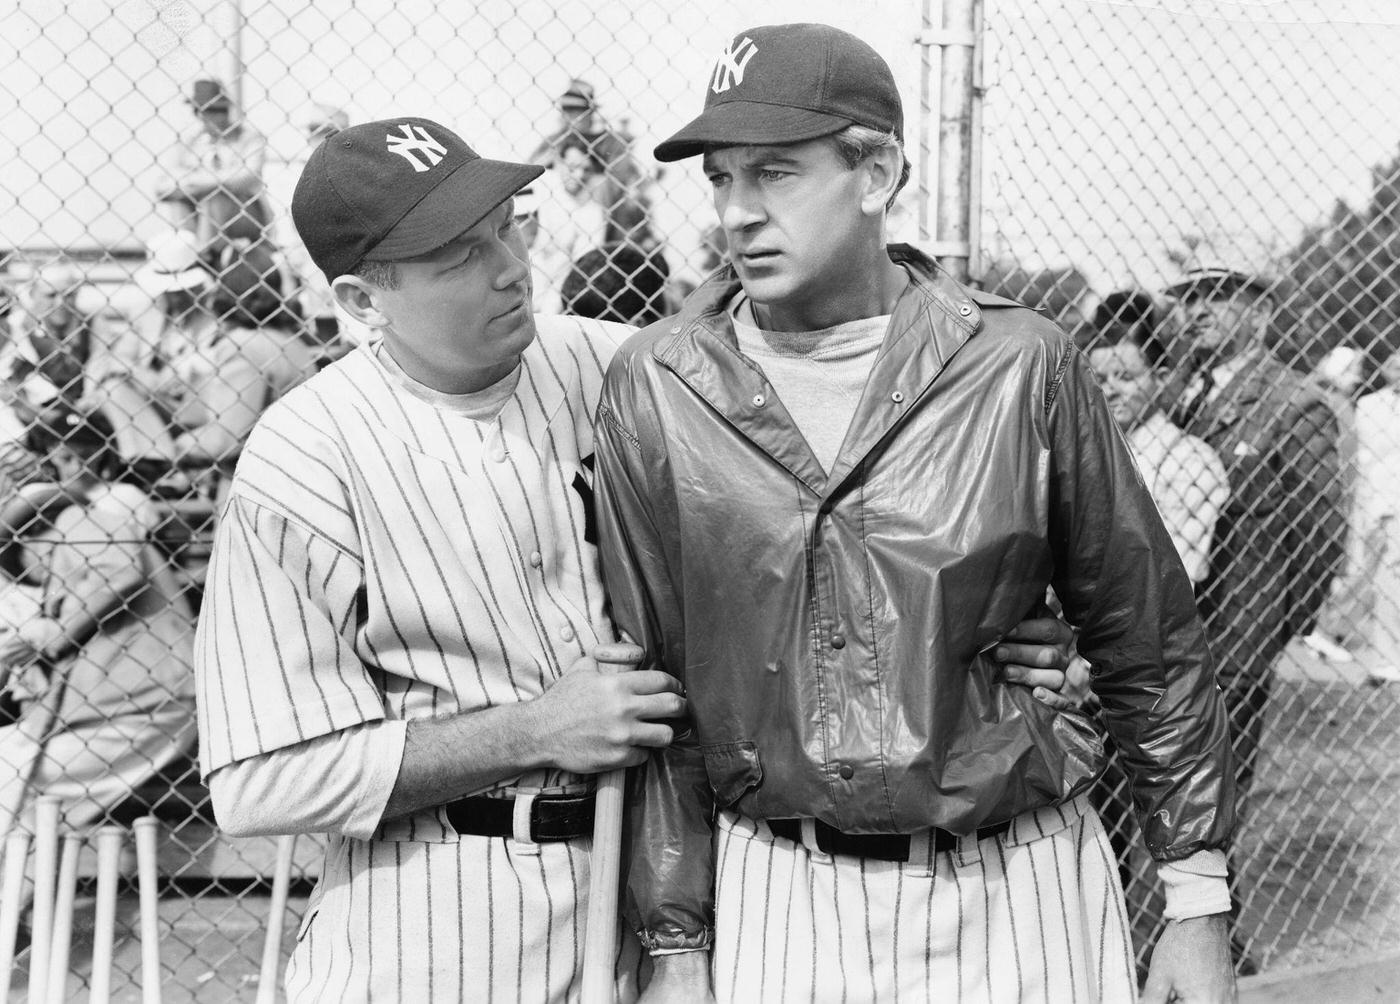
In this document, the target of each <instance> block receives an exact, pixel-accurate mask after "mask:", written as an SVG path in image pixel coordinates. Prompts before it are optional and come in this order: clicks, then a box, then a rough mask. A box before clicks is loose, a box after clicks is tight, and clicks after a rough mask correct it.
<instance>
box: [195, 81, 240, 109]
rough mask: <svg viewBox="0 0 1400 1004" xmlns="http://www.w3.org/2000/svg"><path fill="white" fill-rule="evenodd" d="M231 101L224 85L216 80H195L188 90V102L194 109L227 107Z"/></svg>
mask: <svg viewBox="0 0 1400 1004" xmlns="http://www.w3.org/2000/svg"><path fill="white" fill-rule="evenodd" d="M231 103H232V102H230V101H229V97H228V92H226V91H225V90H224V85H223V84H222V83H220V82H219V81H217V80H196V81H195V82H194V87H193V88H192V89H191V90H190V104H192V105H194V109H195V111H204V110H205V109H206V108H227V107H229V105H230V104H231Z"/></svg>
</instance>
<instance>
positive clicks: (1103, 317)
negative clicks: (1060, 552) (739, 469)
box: [980, 0, 1400, 971]
mask: <svg viewBox="0 0 1400 1004" xmlns="http://www.w3.org/2000/svg"><path fill="white" fill-rule="evenodd" d="M1396 13H1397V12H1396V11H1394V10H1393V9H1391V8H1390V7H1389V5H1385V4H1378V3H1373V4H1360V3H1353V4H1342V5H1336V4H1329V5H1326V6H1324V5H1321V4H1314V3H1267V4H1261V3H1229V2H1204V3H1179V2H1173V0H1162V2H1147V0H1143V2H1137V3H1098V2H1074V0H1071V2H1067V3H1062V4H1036V3H1029V2H1024V3H1023V2H1015V0H1004V2H992V3H989V4H988V5H987V11H986V29H987V30H986V34H985V37H984V43H985V46H986V49H985V52H984V56H985V63H984V79H983V83H984V87H985V96H984V105H983V117H982V121H983V129H982V132H981V140H982V142H983V144H984V146H983V148H982V158H981V160H982V163H983V164H984V165H985V171H984V175H983V177H982V179H981V180H982V185H983V187H982V198H981V201H980V224H981V232H982V235H983V240H982V242H981V252H982V255H983V259H982V262H981V265H980V273H981V274H982V275H983V276H984V277H985V278H986V281H987V282H988V283H989V284H991V285H993V286H996V287H998V288H1000V289H1002V290H1004V291H1006V292H1008V293H1010V294H1011V295H1012V296H1015V297H1019V298H1022V299H1024V300H1026V301H1029V302H1033V303H1036V304H1038V305H1041V306H1043V307H1044V308H1045V309H1046V310H1047V311H1049V312H1051V313H1052V314H1053V315H1054V316H1056V317H1057V319H1059V320H1060V321H1061V323H1063V324H1065V325H1066V326H1067V327H1068V328H1070V329H1072V330H1073V331H1074V332H1075V334H1076V338H1077V339H1078V340H1079V342H1080V344H1081V345H1083V346H1084V347H1086V349H1087V350H1088V353H1089V359H1090V362H1091V363H1092V364H1093V366H1094V368H1095V369H1096V370H1097V371H1098V372H1100V373H1101V375H1103V377H1104V381H1105V384H1104V386H1105V390H1106V392H1107V393H1108V395H1109V398H1110V402H1111V403H1112V404H1113V406H1114V408H1115V414H1116V415H1118V416H1119V418H1120V424H1122V426H1123V428H1124V431H1125V432H1126V433H1127V436H1128V439H1129V441H1130V443H1131V445H1132V446H1133V448H1134V450H1135V452H1136V453H1137V455H1138V459H1139V461H1140V462H1141V463H1142V467H1143V473H1144V476H1145V477H1146V478H1147V479H1148V481H1149V485H1150V486H1151V487H1152V489H1153V491H1154V494H1155V496H1156V498H1157V501H1158V504H1159V506H1160V508H1161V510H1162V514H1163V517H1164V520H1165V521H1166V522H1167V523H1168V525H1169V529H1171V530H1172V532H1173V536H1174V537H1175V539H1176V541H1177V543H1178V547H1179V549H1180V550H1181V551H1182V554H1183V557H1184V558H1185V559H1186V564H1187V567H1188V570H1189V571H1191V572H1192V573H1193V577H1194V578H1196V579H1197V581H1198V599H1199V602H1200V605H1201V607H1202V611H1203V613H1204V614H1205V617H1206V622H1207V629H1208V633H1209V635H1210V637H1211V641H1212V643H1213V646H1214V649H1215V655H1216V657H1217V660H1218V661H1219V663H1220V671H1221V678H1222V684H1223V685H1224V689H1225V694H1226V698H1227V703H1228V704H1229V705H1230V708H1231V713H1232V721H1233V725H1234V726H1235V744H1236V751H1237V754H1238V757H1239V759H1240V761H1241V763H1240V769H1241V775H1242V776H1241V782H1242V787H1243V789H1244V790H1245V791H1246V797H1245V798H1244V800H1243V802H1242V808H1243V815H1242V825H1241V829H1240V831H1239V835H1238V838H1237V840H1236V851H1235V853H1234V855H1233V858H1232V861H1233V864H1234V866H1235V869H1236V874H1235V877H1234V882H1235V886H1236V889H1235V891H1236V899H1237V903H1238V908H1239V916H1238V919H1237V923H1236V927H1235V940H1236V946H1235V948H1236V955H1237V959H1238V960H1240V964H1241V966H1242V968H1244V969H1245V970H1246V971H1248V970H1252V969H1254V968H1267V969H1280V968H1291V967H1295V966H1299V965H1303V964H1306V963H1313V962H1324V961H1334V960H1336V959H1338V958H1341V957H1345V956H1350V955H1365V954H1367V953H1371V952H1374V951H1376V950H1380V949H1385V948H1387V947H1393V946H1394V945H1395V944H1396V939H1397V933H1400V902H1398V901H1397V896H1400V871H1397V869H1396V867H1395V857H1396V851H1397V849H1400V824H1397V819H1400V815H1397V812H1396V808H1397V799H1400V772H1397V770H1396V768H1395V759H1394V754H1395V752H1396V750H1397V742H1400V739H1398V738H1397V728H1396V723H1397V721H1400V718H1397V701H1396V694H1397V691H1396V689H1395V687H1394V685H1393V680H1394V677H1395V666H1396V665H1397V664H1400V659H1398V658H1397V655H1396V651H1395V650H1396V646H1397V643H1400V607H1397V606H1396V597H1397V594H1396V585H1397V580H1396V578H1395V570H1396V568H1397V567H1400V566H1397V561H1400V537H1397V535H1396V529H1397V524H1396V523H1395V521H1394V517H1393V513H1394V512H1395V507H1396V505H1397V503H1400V482H1397V481H1396V480H1395V474H1394V471H1395V470H1396V459H1397V455H1396V450H1397V448H1398V447H1400V430H1398V429H1397V426H1396V425H1395V421H1394V420H1395V417H1396V416H1397V411H1396V408H1397V404H1398V403H1400V397H1397V393H1398V392H1397V388H1396V383H1395V381H1396V378H1397V377H1398V376H1400V359H1398V358H1397V355H1396V353H1397V350H1398V349H1400V258H1398V257H1397V252H1400V229H1398V228H1397V222H1398V221H1400V218H1398V217H1397V211H1400V151H1397V143H1398V142H1400V125H1397V119H1396V108H1395V102H1394V100H1393V95H1394V94H1395V93H1396V86H1397V84H1398V83H1400V78H1397V71H1396V67H1395V65H1394V61H1393V60H1392V59H1391V57H1390V53H1391V52H1393V51H1394V46H1395V45H1396V44H1397V43H1400V18H1397V16H1396ZM1227 269H1228V270H1233V271H1234V272H1235V273H1239V274H1237V275H1231V274H1229V273H1227V272H1226V271H1225V270H1227ZM1193 271H1194V275H1195V276H1196V278H1197V280H1198V281H1196V282H1195V283H1192V284H1184V283H1183V282H1182V279H1183V278H1185V277H1188V276H1190V275H1192V274H1193ZM1251 332H1255V333H1253V334H1251ZM1223 338H1230V339H1233V340H1232V341H1231V342H1230V344H1229V346H1228V347H1227V348H1225V349H1218V348H1216V346H1217V343H1219V342H1220V341H1221V340H1222V339H1223ZM1183 432H1185V433H1187V434H1190V435H1193V436H1195V437H1197V439H1196V440H1195V441H1192V440H1189V439H1183V438H1182V436H1181V434H1182V433H1183ZM1202 445H1204V446H1205V448H1206V450H1205V452H1204V453H1202V451H1201V450H1200V447H1201V446H1202ZM1217 458H1218V461H1219V464H1218V466H1217V464H1216V463H1215V460H1216V459H1217ZM1222 475H1223V478H1222ZM1387 680H1389V681H1392V683H1391V684H1390V685H1389V686H1387V685H1386V684H1385V683H1384V682H1382V681H1387ZM1104 786H1105V788H1107V789H1116V790H1115V791H1114V795H1116V797H1113V796H1106V797H1105V798H1104V800H1103V802H1104V805H1103V807H1104V808H1105V814H1106V816H1107V817H1108V819H1109V821H1110V822H1111V823H1114V824H1116V825H1119V826H1121V827H1122V828H1123V829H1124V830H1125V831H1129V832H1127V833H1125V836H1126V837H1127V839H1125V840H1123V841H1120V846H1123V847H1125V848H1126V847H1127V845H1128V844H1130V843H1131V842H1132V840H1133V834H1132V833H1131V832H1130V831H1131V830H1132V826H1131V824H1130V823H1129V807H1128V805H1127V804H1126V797H1125V795H1124V793H1123V789H1122V781H1121V775H1118V774H1117V773H1116V772H1110V775H1109V777H1108V778H1107V779H1106V781H1105V785H1104ZM1148 871H1149V868H1148V866H1147V865H1146V863H1145V862H1144V861H1143V860H1142V856H1141V855H1140V854H1133V855H1126V854H1125V861H1124V867H1123V874H1124V878H1125V882H1126V884H1127V887H1128V890H1129V893H1130V896H1129V899H1130V908H1131V910H1132V912H1133V913H1134V914H1135V918H1134V919H1135V921H1136V926H1137V928H1138V931H1137V933H1138V934H1139V936H1140V941H1139V948H1140V950H1141V949H1144V948H1145V947H1146V946H1147V945H1148V944H1149V943H1150V940H1151V937H1150V936H1151V932H1152V923H1151V921H1150V917H1151V916H1153V914H1154V912H1155V910H1156V909H1157V908H1158V907H1159V905H1160V903H1159V902H1158V901H1157V900H1156V899H1155V894H1154V890H1153V889H1152V886H1151V877H1150V875H1149V874H1148ZM1143 954H1144V953H1143V952H1141V951H1140V957H1142V955H1143Z"/></svg>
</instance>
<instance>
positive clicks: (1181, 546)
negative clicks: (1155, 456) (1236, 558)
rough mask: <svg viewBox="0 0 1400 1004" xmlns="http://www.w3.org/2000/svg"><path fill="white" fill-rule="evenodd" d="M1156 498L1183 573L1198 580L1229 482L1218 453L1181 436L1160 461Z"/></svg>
mask: <svg viewBox="0 0 1400 1004" xmlns="http://www.w3.org/2000/svg"><path fill="white" fill-rule="evenodd" d="M1161 477H1162V484H1161V491H1160V492H1159V494H1158V497H1157V499H1156V501H1157V506H1158V508H1159V509H1160V510H1161V513H1162V522H1163V523H1164V524H1166V527H1167V532H1168V533H1170V534H1171V537H1172V543H1174V544H1175V545H1176V550H1177V553H1178V554H1179V555H1180V556H1181V562H1182V564H1183V565H1185V566H1186V574H1187V575H1188V576H1189V577H1190V579H1191V581H1192V582H1202V581H1204V580H1205V577H1206V573H1207V572H1208V571H1209V569H1210V548H1211V542H1212V539H1213V537H1214V534H1215V521H1216V518H1217V517H1218V516H1219V515H1220V510H1221V509H1222V508H1223V507H1224V505H1225V502H1226V501H1227V500H1228V498H1229V493H1230V484H1229V481H1228V480H1227V479H1226V476H1225V466H1224V465H1223V464H1222V463H1221V462H1220V457H1219V456H1218V455H1217V454H1216V452H1215V451H1214V450H1213V449H1211V448H1210V446H1209V445H1207V444H1206V443H1205V442H1203V441H1202V440H1199V439H1196V438H1195V437H1190V436H1183V437H1182V438H1181V439H1180V440H1178V441H1177V443H1176V444H1175V445H1174V446H1173V448H1172V449H1170V450H1168V451H1167V454H1166V456H1165V457H1164V458H1163V461H1162V472H1161Z"/></svg>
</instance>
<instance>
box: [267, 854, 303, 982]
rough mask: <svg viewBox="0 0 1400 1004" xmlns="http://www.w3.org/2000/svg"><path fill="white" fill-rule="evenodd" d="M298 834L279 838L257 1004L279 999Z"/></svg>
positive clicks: (273, 870)
mask: <svg viewBox="0 0 1400 1004" xmlns="http://www.w3.org/2000/svg"><path fill="white" fill-rule="evenodd" d="M296 844H297V838H296V834H294V833H287V834H283V835H282V836H280V837H278V838H277V863H276V864H275V865H274V866H273V869H272V901H271V902H270V903H269V904H268V914H267V938H266V940H264V941H263V953H262V966H261V968H260V969H259V970H258V999H257V1004H273V1002H274V1001H276V1000H277V982H278V980H277V969H278V965H277V964H278V963H279V962H280V961H281V959H282V921H283V919H284V918H285V916H286V914H287V889H288V887H289V886H290V885H291V884H292V851H294V850H295V849H296Z"/></svg>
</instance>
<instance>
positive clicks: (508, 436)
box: [195, 317, 631, 1001]
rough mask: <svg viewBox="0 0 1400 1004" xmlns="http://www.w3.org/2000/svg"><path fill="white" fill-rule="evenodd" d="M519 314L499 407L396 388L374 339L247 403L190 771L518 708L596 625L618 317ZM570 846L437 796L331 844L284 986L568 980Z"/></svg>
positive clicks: (319, 992)
mask: <svg viewBox="0 0 1400 1004" xmlns="http://www.w3.org/2000/svg"><path fill="white" fill-rule="evenodd" d="M537 322H538V329H539V337H538V338H537V339H536V340H535V342H534V343H533V344H532V345H531V346H530V347H529V348H528V349H527V350H526V352H525V354H524V357H523V360H522V363H523V365H522V368H521V371H520V379H519V383H518V385H517V387H516V389H515V392H514V394H513V395H512V397H511V399H510V400H509V401H508V402H507V403H506V405H505V408H504V409H503V411H502V412H501V413H500V415H499V416H498V417H497V419H496V420H495V421H492V422H477V421H474V420H472V419H471V418H469V417H467V416H466V415H464V414H462V413H460V411H454V410H453V407H452V400H451V399H450V398H447V397H446V396H444V395H433V394H432V393H431V392H428V391H426V389H422V388H419V389H418V390H417V392H411V391H410V390H409V389H408V388H407V387H406V386H405V384H404V383H403V382H402V380H401V379H399V378H398V377H397V376H396V375H395V374H393V373H391V372H390V371H389V370H387V369H386V368H385V367H384V365H382V364H381V363H380V362H379V361H378V360H377V359H376V357H375V355H374V352H375V350H374V349H373V348H362V349H360V350H357V351H356V352H354V353H352V354H351V355H350V356H348V357H346V358H345V359H344V360H342V361H340V362H339V363H337V364H336V365H334V366H332V367H330V368H328V369H327V370H325V371H324V372H322V373H321V374H319V375H318V376H316V377H314V378H313V379H312V380H310V381H308V382H307V383H306V384H304V385H302V386H301V387H300V388H298V389H296V390H295V391H293V392H292V393H290V394H288V395H287V396H286V397H285V398H283V399H282V400H281V401H279V402H278V403H277V404H276V405H274V406H273V407H272V408H271V409H269V411H268V412H267V413H266V414H265V415H264V417H263V419H262V420H261V422H260V423H259V425H258V427H257V428H256V430H255V431H254V432H253V435H252V437H251V438H250V439H249V441H248V445H247V447H246V448H245V450H244V453H243V455H242V458H241V460H240V462H239V468H238V474H237V477H236V479H235V482H234V487H233V489H232V492H231V497H230V501H229V506H228V509H227V510H226V512H225V515H224V517H223V519H222V521H221V523H220V527H219V531H218V535H217V542H216V545H215V553H214V558H213V562H212V564H211V566H210V573H209V581H208V584H207V587H206V594H205V600H204V608H203V614H202V618H201V622H200V629H199V635H198V637H197V638H196V643H195V646H196V663H197V673H198V685H199V732H200V757H201V763H202V768H203V771H204V773H205V774H206V776H207V775H208V774H209V773H210V772H212V771H214V770H216V769H218V768H219V767H221V766H224V765H226V764H229V763H233V762H236V761H238V760H241V759H244V758H247V757H251V756H256V755H258V754H262V753H267V752H271V751H273V750H277V749H281V748H284V747H287V746H290V745H293V744H296V743H300V742H303V741H305V740H309V739H313V738H317V737H320V736H324V735H328V734H331V733H334V732H338V731H340V730H343V729H346V728H350V727H354V726H357V725H360V724H361V723H366V722H374V721H378V720H381V719H408V718H415V717H424V716H429V715H439V714H448V713H452V712H457V711H466V710H474V709H481V708H486V707H490V706H493V705H499V704H503V703H509V702H514V701H520V700H528V699H530V698H533V697H536V696H538V695H539V694H540V693H542V692H543V691H544V690H545V689H546V688H547V687H548V686H549V685H550V684H551V683H552V682H553V681H554V680H556V679H557V678H558V677H559V675H560V674H561V673H562V672H563V671H565V670H567V669H568V668H569V666H570V665H571V664H572V663H573V661H574V660H575V659H576V658H577V657H578V656H579V655H581V654H582V653H584V652H585V651H587V650H591V649H592V648H593V646H594V644H595V643H596V642H597V641H598V639H599V638H600V637H606V638H608V639H609V640H610V639H611V628H610V627H609V626H608V625H607V623H606V620H605V615H604V611H603V589H602V584H601V582H600V580H599V576H598V569H597V555H596V550H595V548H594V547H593V545H592V544H590V543H587V542H586V541H585V526H586V521H587V518H588V517H587V512H588V510H587V509H586V507H585V501H584V497H583V496H584V492H583V491H581V486H585V485H587V484H591V479H592V475H591V471H587V470H586V469H585V465H584V464H583V460H584V458H587V457H589V456H590V455H591V454H592V452H593V433H592V427H591V420H592V415H593V412H594V408H595V406H596V405H597V399H598V392H599V389H600V387H601V383H602V377H603V371H604V368H605V367H606V366H607V363H608V361H609V359H610V358H611V357H612V354H613V351H614V350H615V348H616V347H617V345H618V344H620V342H621V341H622V340H623V339H624V338H626V336H627V335H629V334H630V333H631V329H630V328H626V327H623V326H621V325H605V324H600V323H598V322H595V321H582V320H577V319H573V318H545V317H541V318H538V319H537ZM579 781H580V779H579V778H578V777H577V776H574V775H570V774H567V773H564V772H561V771H557V770H544V771H537V772H531V773H529V774H527V775H524V776H522V777H520V778H518V779H516V780H515V782H514V784H516V785H518V786H521V787H533V788H541V789H545V790H567V789H568V787H569V786H571V785H577V784H578V783H579ZM587 847H588V843H587V841H576V842H570V843H567V844H564V843H558V844H544V845H532V844H520V843H516V842H514V841H512V840H510V839H506V838H484V837H463V838H461V839H460V840H459V839H458V837H457V834H456V833H455V831H454V830H453V829H452V828H451V827H450V826H449V825H448V823H447V822H446V820H445V818H444V817H443V816H442V815H441V813H440V811H439V810H436V809H433V810H427V811H423V812H419V813H416V814H413V815H410V816H408V817H405V818H403V819H400V820H395V821H392V822H390V823H387V824H385V825H383V826H381V827H380V830H379V832H378V833H376V834H375V837H374V839H372V840H368V841H363V840H355V839H350V838H346V837H333V838H332V839H331V842H330V846H329V849H328V853H327V859H326V863H325V868H324V872H323V875H322V878H321V881H320V883H319V884H318V886H317V891H316V893H315V895H314V896H313V898H312V901H311V903H310V904H309V905H308V910H307V916H306V919H305V921H304V923H303V929H302V932H301V934H300V936H299V940H298V946H297V949H296V951H295V952H294V954H293V958H292V962H291V964H290V966H289V968H288V984H287V985H288V996H289V998H290V999H292V1000H296V1001H309V1000H328V1001H329V1000H334V1001H352V1000H368V999H370V998H373V999H376V1000H396V999H399V1000H412V1001H426V1000H433V999H437V1000H444V1001H447V1000H451V1001H456V1000H461V999H472V1000H487V999H492V998H494V999H499V1000H509V1001H515V1000H530V1001H538V1000H564V999H566V998H568V997H570V996H572V995H573V994H574V992H575V991H574V989H573V988H574V985H575V983H576V979H575V976H576V972H577V970H578V968H579V965H580V962H581V956H582V941H583V922H584V918H585V915H586V910H585V909H583V908H581V907H580V904H581V903H582V902H583V901H584V899H585V896H586V893H587V887H588V855H587Z"/></svg>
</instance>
